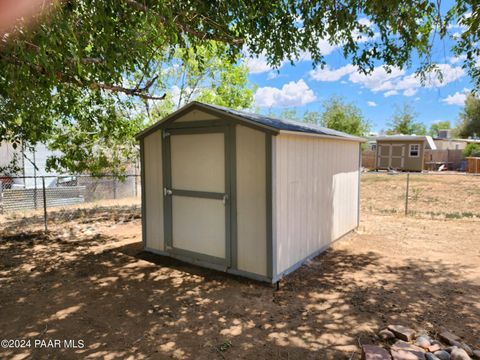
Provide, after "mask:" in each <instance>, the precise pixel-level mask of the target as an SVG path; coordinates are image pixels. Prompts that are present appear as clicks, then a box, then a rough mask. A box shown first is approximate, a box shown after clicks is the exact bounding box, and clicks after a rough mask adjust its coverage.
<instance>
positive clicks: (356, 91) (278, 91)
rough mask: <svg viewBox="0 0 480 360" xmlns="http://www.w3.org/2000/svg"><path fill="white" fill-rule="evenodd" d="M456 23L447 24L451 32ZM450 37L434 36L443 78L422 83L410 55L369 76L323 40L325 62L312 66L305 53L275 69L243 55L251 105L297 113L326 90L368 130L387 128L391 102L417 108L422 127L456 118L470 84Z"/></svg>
mask: <svg viewBox="0 0 480 360" xmlns="http://www.w3.org/2000/svg"><path fill="white" fill-rule="evenodd" d="M461 30H462V28H461V26H452V27H451V29H450V35H451V36H455V34H456V33H459V32H460V31H461ZM452 44H453V40H451V39H446V40H443V41H437V43H435V46H434V49H433V51H432V54H431V55H432V60H433V61H434V62H435V63H437V64H439V67H440V68H441V70H442V73H443V77H444V80H443V82H442V83H441V82H440V81H439V80H438V78H436V77H435V76H434V75H432V76H431V78H430V80H429V81H427V83H426V84H425V85H424V86H422V84H421V83H420V80H419V79H418V78H416V77H415V74H414V73H415V70H416V68H417V66H418V59H417V58H415V57H414V58H413V64H412V67H410V68H405V69H398V68H397V69H393V71H392V73H391V74H388V73H387V72H386V71H384V70H383V69H382V67H381V66H379V67H378V68H376V69H375V71H374V72H373V74H372V75H371V76H365V75H361V74H359V73H358V72H357V71H356V69H355V68H353V67H352V65H351V64H350V63H349V62H348V60H346V59H345V58H344V57H343V55H342V54H341V48H335V47H332V46H330V45H329V44H328V43H327V42H322V43H320V44H319V46H320V48H321V49H323V53H324V54H326V56H325V60H326V62H327V67H325V68H324V69H316V70H314V69H313V67H312V63H311V61H310V60H309V57H308V55H306V56H305V55H304V56H303V59H302V60H300V61H297V62H296V63H295V65H294V66H292V65H290V64H289V63H285V64H283V65H282V66H281V67H280V69H279V72H278V73H277V72H276V71H274V70H272V69H271V68H270V67H269V66H268V64H267V63H266V61H265V58H264V57H259V58H256V59H250V60H248V62H247V64H248V66H249V70H250V74H249V80H250V82H251V83H252V84H256V85H257V86H258V87H259V88H258V90H257V92H256V93H255V105H256V106H257V107H259V108H260V110H261V111H262V112H267V111H268V110H269V109H270V108H271V109H272V110H273V111H274V112H281V111H282V110H284V109H286V108H288V109H291V108H294V109H296V110H297V112H298V113H299V114H303V112H304V111H306V110H311V111H321V109H322V102H323V101H324V100H325V99H327V98H329V97H330V96H332V95H340V96H342V97H344V98H345V99H346V100H347V101H349V102H353V103H354V104H355V105H356V106H358V107H359V108H360V109H361V110H362V112H363V115H364V117H365V118H366V119H367V120H369V121H370V123H371V125H372V131H376V132H379V131H380V130H382V129H386V128H387V123H388V121H389V119H390V117H391V116H392V113H393V111H394V108H395V105H402V104H403V103H409V104H411V105H412V106H413V107H414V108H415V110H416V112H417V120H418V121H421V122H423V123H424V124H425V125H427V127H429V126H430V125H431V124H432V123H435V122H438V121H443V120H449V121H450V122H451V123H452V124H455V123H456V120H457V118H458V114H459V111H461V109H462V105H463V100H464V98H465V92H466V91H468V90H469V89H471V88H472V83H471V79H470V78H469V76H468V75H467V74H466V72H465V71H464V70H463V69H462V68H461V66H462V59H459V58H455V57H454V56H453V54H452V53H451V52H450V47H451V45H452Z"/></svg>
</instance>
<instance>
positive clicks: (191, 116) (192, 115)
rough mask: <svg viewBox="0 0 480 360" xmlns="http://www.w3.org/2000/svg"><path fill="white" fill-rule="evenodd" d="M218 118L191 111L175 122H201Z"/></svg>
mask: <svg viewBox="0 0 480 360" xmlns="http://www.w3.org/2000/svg"><path fill="white" fill-rule="evenodd" d="M217 119H218V116H214V115H211V114H208V113H206V112H204V111H200V110H192V111H189V112H188V113H187V114H185V115H183V116H181V117H179V118H178V119H177V120H175V122H185V121H202V120H217Z"/></svg>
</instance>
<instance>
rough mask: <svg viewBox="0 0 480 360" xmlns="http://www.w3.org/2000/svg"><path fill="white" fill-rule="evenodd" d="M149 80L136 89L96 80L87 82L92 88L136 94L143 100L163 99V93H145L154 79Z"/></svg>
mask: <svg viewBox="0 0 480 360" xmlns="http://www.w3.org/2000/svg"><path fill="white" fill-rule="evenodd" d="M150 81H151V84H150V85H148V87H147V86H145V87H143V88H141V89H137V88H133V89H129V88H126V87H123V86H118V85H111V84H103V83H97V82H93V83H90V84H89V87H90V88H92V89H102V90H109V91H114V92H121V93H124V94H126V95H130V96H137V97H139V98H141V99H145V100H164V99H165V97H166V96H167V94H163V95H162V96H154V95H150V94H147V93H145V92H146V91H147V90H148V88H150V86H151V85H152V84H153V82H154V81H155V80H154V79H152V80H149V81H148V82H150ZM148 82H147V84H148Z"/></svg>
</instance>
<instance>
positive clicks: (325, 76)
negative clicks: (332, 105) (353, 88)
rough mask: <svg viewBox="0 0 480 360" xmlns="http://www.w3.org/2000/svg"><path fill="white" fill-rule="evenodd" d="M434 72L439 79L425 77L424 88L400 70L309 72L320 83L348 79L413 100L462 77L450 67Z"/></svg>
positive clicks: (456, 68)
mask: <svg viewBox="0 0 480 360" xmlns="http://www.w3.org/2000/svg"><path fill="white" fill-rule="evenodd" d="M437 69H438V70H439V71H440V72H441V76H440V75H439V74H438V73H437V72H435V71H433V72H431V73H428V74H427V75H426V79H425V82H424V84H422V82H421V79H420V78H419V77H418V76H417V75H416V74H415V73H412V74H406V72H405V70H403V69H400V68H396V67H394V68H391V69H390V72H389V71H387V70H386V69H385V68H384V67H383V66H379V67H376V68H374V70H373V71H372V72H371V73H370V74H361V73H359V72H356V71H354V70H353V71H352V68H351V65H350V66H349V65H347V66H344V67H341V68H338V69H334V70H332V69H329V68H327V69H324V70H325V71H323V72H322V71H318V72H315V73H314V72H311V74H310V75H311V77H312V79H314V80H319V81H336V80H339V79H341V78H342V77H344V76H346V75H348V80H349V81H350V82H352V83H354V84H358V85H360V86H362V87H365V88H367V89H369V90H371V91H372V92H383V93H384V96H385V97H389V96H392V95H397V94H398V93H400V92H401V93H402V94H403V95H404V96H413V95H415V94H416V93H417V91H418V90H419V89H420V88H422V87H425V88H440V87H443V86H445V85H447V84H450V83H452V82H454V81H456V80H458V79H460V78H461V77H463V76H464V75H465V71H464V70H463V69H462V68H461V67H458V66H457V67H456V66H452V65H450V64H438V65H437Z"/></svg>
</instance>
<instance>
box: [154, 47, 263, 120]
mask: <svg viewBox="0 0 480 360" xmlns="http://www.w3.org/2000/svg"><path fill="white" fill-rule="evenodd" d="M238 60H240V59H238ZM156 68H159V69H162V70H161V76H162V80H163V81H162V91H163V92H164V93H166V94H167V95H166V97H165V100H164V101H162V102H157V103H156V104H155V106H154V107H153V108H152V109H151V122H154V121H157V120H159V119H161V118H163V117H165V116H166V115H168V114H170V113H171V112H173V111H174V110H176V109H178V108H179V107H181V106H183V105H185V104H186V103H188V102H190V101H192V100H198V101H201V102H205V103H208V104H213V105H220V106H226V107H229V108H233V109H245V108H250V107H251V106H252V104H253V93H254V91H255V86H253V87H252V86H249V84H248V78H247V77H248V68H247V66H246V64H245V63H244V62H238V63H232V62H231V61H230V59H229V57H228V56H227V55H226V54H225V50H224V45H222V44H220V43H214V42H211V43H210V44H209V46H198V47H197V48H195V49H193V48H190V49H188V50H185V49H180V48H179V49H177V50H176V51H175V53H174V55H173V58H171V59H170V60H169V61H168V62H164V63H159V64H157V65H156ZM170 89H173V91H171V90H170ZM147 104H148V103H147Z"/></svg>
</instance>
